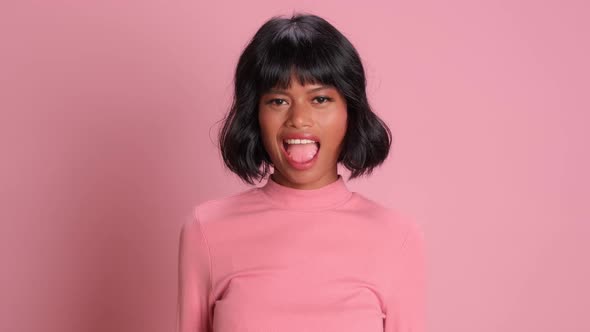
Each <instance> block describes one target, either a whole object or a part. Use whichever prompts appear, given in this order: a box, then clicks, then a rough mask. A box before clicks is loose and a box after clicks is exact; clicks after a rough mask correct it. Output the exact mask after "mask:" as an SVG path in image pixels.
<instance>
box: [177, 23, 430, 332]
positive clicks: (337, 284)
mask: <svg viewBox="0 0 590 332" xmlns="http://www.w3.org/2000/svg"><path fill="white" fill-rule="evenodd" d="M234 81H235V82H234V83H235V95H234V102H233V105H232V107H231V109H230V111H229V113H228V114H227V116H226V117H225V118H224V126H223V128H222V130H221V131H220V135H219V138H220V140H219V142H220V151H221V154H222V156H223V160H224V162H225V165H226V166H227V167H228V168H229V169H230V170H231V171H232V172H234V173H235V174H237V175H238V176H239V177H240V178H241V179H242V180H243V181H245V182H247V183H249V184H254V180H260V179H263V178H265V177H266V176H267V175H268V174H269V173H270V170H271V168H272V171H273V172H272V173H270V176H269V177H268V181H267V182H266V184H265V185H263V186H261V187H252V188H250V189H248V190H245V191H243V192H240V193H237V194H234V195H231V196H227V197H223V198H220V199H216V200H209V201H206V202H204V203H201V204H198V205H197V206H196V207H195V209H194V215H192V216H191V218H190V220H188V221H187V222H185V224H184V225H183V227H182V231H181V235H180V251H179V271H178V273H179V284H178V286H179V287H178V310H177V313H178V316H177V331H179V332H189V331H190V332H206V331H214V332H236V331H250V332H272V331H277V332H290V331H297V332H301V331H323V332H328V331H338V332H348V331H351V332H352V331H354V332H378V331H385V332H394V331H396V332H423V331H424V330H425V322H424V320H425V255H424V245H423V242H424V241H423V235H422V231H421V229H420V228H419V227H418V225H417V224H416V223H415V222H413V221H412V220H411V219H410V218H406V217H405V216H403V215H402V214H400V213H399V212H398V211H396V210H395V209H393V208H387V207H384V206H381V205H379V204H378V203H376V202H374V201H372V200H370V199H368V198H366V197H365V196H363V195H361V194H359V193H357V192H353V191H350V190H349V189H348V188H347V186H346V184H345V182H344V179H343V177H342V176H341V175H340V174H338V171H337V164H338V163H341V164H342V165H343V166H345V167H346V168H347V169H348V170H350V171H351V175H350V177H349V179H352V178H356V177H359V176H361V175H364V174H371V171H372V169H373V168H375V167H377V166H379V165H380V164H381V163H382V162H383V161H384V160H385V158H386V157H387V155H388V152H389V148H390V144H391V132H390V130H389V129H388V127H387V126H386V125H385V124H384V123H383V122H382V121H381V120H380V119H379V118H378V117H377V116H376V115H375V114H374V113H373V112H372V111H371V108H370V106H369V103H368V101H367V96H366V92H365V86H366V80H365V73H364V69H363V66H362V64H361V60H360V57H359V55H358V54H357V51H356V50H355V48H354V47H353V45H352V44H351V43H350V42H349V41H348V40H347V39H346V38H345V37H344V36H343V35H342V34H341V33H340V32H339V31H338V30H337V29H336V28H334V27H333V26H332V25H331V24H330V23H328V22H327V21H326V20H324V19H322V18H320V17H318V16H315V15H305V14H295V15H293V16H292V17H291V18H281V17H273V18H271V19H270V20H268V21H267V22H266V23H264V24H263V25H262V27H261V28H260V29H259V30H258V32H257V33H256V34H255V35H254V37H253V39H252V40H251V41H250V43H249V44H248V46H247V47H246V48H245V50H244V51H243V53H242V55H241V56H240V59H239V62H238V64H237V69H236V73H235V80H234Z"/></svg>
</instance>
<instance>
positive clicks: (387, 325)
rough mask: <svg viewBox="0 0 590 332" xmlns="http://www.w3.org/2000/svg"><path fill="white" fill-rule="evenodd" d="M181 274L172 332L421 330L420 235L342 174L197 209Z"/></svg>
mask: <svg viewBox="0 0 590 332" xmlns="http://www.w3.org/2000/svg"><path fill="white" fill-rule="evenodd" d="M178 267H179V271H178V272H179V284H178V286H179V288H178V307H177V328H176V330H177V331H178V332H205V331H214V332H241V331H245V332H290V331H297V332H305V331H318V332H331V331H334V332H348V331H351V332H352V331H354V332H378V331H385V332H394V331H396V332H424V330H425V268H426V264H425V251H424V238H423V233H422V231H421V228H420V227H418V225H417V224H416V223H415V222H413V221H412V220H411V219H409V218H406V217H403V216H402V215H401V214H400V213H398V212H396V211H395V210H393V209H390V208H385V207H383V206H381V205H379V204H377V203H376V202H374V201H371V200H369V199H367V198H366V197H364V196H362V195H361V194H359V193H357V192H352V191H350V190H349V189H348V188H347V187H346V184H345V182H344V179H343V178H342V176H341V175H339V177H338V180H337V181H335V182H333V183H331V184H329V185H326V186H324V187H321V188H319V189H313V190H303V189H294V188H290V187H286V186H283V185H280V184H278V183H276V182H274V181H273V180H272V179H271V178H270V177H269V180H268V181H267V182H266V184H265V185H264V186H262V187H252V188H250V189H248V190H244V191H242V192H240V193H238V194H235V195H232V196H228V197H224V198H222V199H217V200H209V201H206V202H204V203H201V204H199V205H197V206H196V207H195V211H194V215H193V216H191V218H190V220H188V221H187V222H185V224H184V225H183V226H182V230H181V232H180V251H179V266H178Z"/></svg>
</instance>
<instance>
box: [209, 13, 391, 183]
mask: <svg viewBox="0 0 590 332" xmlns="http://www.w3.org/2000/svg"><path fill="white" fill-rule="evenodd" d="M292 74H295V75H297V76H296V77H297V79H298V80H299V82H300V83H301V85H305V84H306V83H308V82H309V83H320V84H325V85H331V86H334V87H336V89H337V90H338V91H339V92H340V93H341V94H342V95H343V96H344V98H345V100H346V105H347V118H348V121H347V122H348V124H347V128H346V134H345V136H344V142H343V148H342V151H341V153H340V155H339V157H338V162H340V163H342V164H343V165H344V167H346V168H347V169H349V170H350V171H351V174H350V177H349V180H350V179H353V178H356V177H359V176H361V175H365V174H366V175H370V174H371V173H372V171H373V168H375V167H377V166H379V165H380V164H382V163H383V162H384V160H385V159H386V158H387V155H388V153H389V149H390V145H391V143H392V135H391V131H390V129H389V128H388V127H387V125H386V124H385V123H384V122H383V121H382V120H381V119H380V118H379V117H378V116H377V115H376V114H375V113H373V111H372V110H371V107H370V105H369V102H368V100H367V95H366V91H365V89H366V85H367V81H366V78H365V71H364V68H363V65H362V63H361V59H360V57H359V55H358V53H357V51H356V49H355V48H354V46H353V45H352V44H351V43H350V41H349V40H348V39H347V38H346V37H345V36H344V35H343V34H342V33H341V32H340V31H338V30H337V29H336V28H335V27H334V26H332V25H331V24H330V23H328V22H327V21H326V20H325V19H323V18H321V17H319V16H317V15H313V14H305V13H294V14H293V15H292V17H291V18H283V17H281V16H273V17H272V18H270V19H269V20H268V21H266V22H265V23H264V24H263V25H262V26H261V27H260V28H259V30H258V31H257V32H256V34H255V35H254V36H253V37H252V39H251V40H250V41H249V43H248V45H247V46H246V47H245V49H244V50H243V52H242V54H241V56H240V58H239V60H238V64H237V67H236V71H235V76H234V96H233V101H232V105H231V108H230V110H229V112H228V113H227V114H226V115H225V117H224V118H223V120H222V121H223V122H224V123H223V127H222V129H221V130H220V132H219V148H220V151H221V155H222V158H223V161H224V163H225V165H226V166H227V168H229V169H230V170H231V171H232V172H234V173H236V174H237V175H238V176H239V177H240V178H241V179H242V180H243V181H244V182H246V183H249V184H254V182H253V179H258V180H259V181H260V179H262V178H264V177H265V176H266V175H267V174H268V173H269V172H270V166H271V165H272V161H271V159H270V156H269V155H268V153H267V151H266V149H265V148H264V145H263V143H262V136H261V132H260V125H259V122H258V102H259V98H260V97H261V96H262V95H263V94H264V93H265V92H266V91H267V90H268V89H270V88H273V87H280V88H283V89H285V88H287V87H288V86H289V85H290V78H291V75H292Z"/></svg>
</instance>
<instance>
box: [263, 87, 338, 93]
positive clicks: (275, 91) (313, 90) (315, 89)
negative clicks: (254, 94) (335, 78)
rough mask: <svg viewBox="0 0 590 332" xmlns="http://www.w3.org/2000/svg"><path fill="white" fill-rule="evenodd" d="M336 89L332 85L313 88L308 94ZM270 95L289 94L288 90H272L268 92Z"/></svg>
mask: <svg viewBox="0 0 590 332" xmlns="http://www.w3.org/2000/svg"><path fill="white" fill-rule="evenodd" d="M333 88H334V87H333V86H331V85H322V86H319V87H317V88H313V89H310V90H308V91H307V93H311V92H315V91H319V90H323V89H333ZM268 93H282V94H287V93H288V92H287V91H286V90H278V89H270V90H268Z"/></svg>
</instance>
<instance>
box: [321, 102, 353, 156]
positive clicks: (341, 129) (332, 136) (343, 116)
mask: <svg viewBox="0 0 590 332" xmlns="http://www.w3.org/2000/svg"><path fill="white" fill-rule="evenodd" d="M347 122H348V114H347V112H346V108H343V109H340V110H338V112H334V113H333V114H330V116H329V117H327V118H325V119H324V123H323V125H322V127H323V130H324V131H325V132H326V133H328V136H329V137H328V138H329V140H330V143H329V146H330V147H332V148H334V149H336V148H337V147H338V146H339V145H340V144H341V142H342V140H343V138H344V135H346V126H347Z"/></svg>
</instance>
